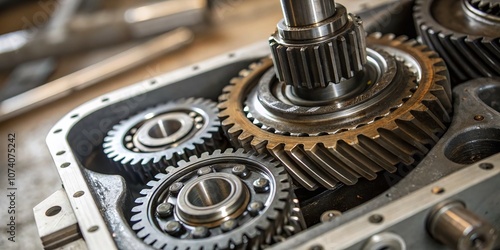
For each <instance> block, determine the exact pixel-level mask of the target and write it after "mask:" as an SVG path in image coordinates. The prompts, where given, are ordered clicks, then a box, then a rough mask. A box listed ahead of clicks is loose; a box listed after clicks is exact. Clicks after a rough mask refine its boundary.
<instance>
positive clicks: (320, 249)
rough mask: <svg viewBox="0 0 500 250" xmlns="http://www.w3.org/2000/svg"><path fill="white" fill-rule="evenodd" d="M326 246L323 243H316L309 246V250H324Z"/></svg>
mask: <svg viewBox="0 0 500 250" xmlns="http://www.w3.org/2000/svg"><path fill="white" fill-rule="evenodd" d="M324 249H325V248H324V247H323V246H321V245H314V246H312V247H310V248H309V250H324Z"/></svg>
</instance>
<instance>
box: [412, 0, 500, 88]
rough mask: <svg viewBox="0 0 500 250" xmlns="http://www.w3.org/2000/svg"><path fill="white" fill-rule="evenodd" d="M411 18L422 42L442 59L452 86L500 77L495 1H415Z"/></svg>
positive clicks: (499, 9)
mask: <svg viewBox="0 0 500 250" xmlns="http://www.w3.org/2000/svg"><path fill="white" fill-rule="evenodd" d="M442 13H447V14H446V15H443V14H442ZM414 18H415V23H416V25H417V31H418V32H419V34H420V36H421V37H422V40H423V42H424V43H425V44H427V45H428V46H429V47H430V48H431V49H434V50H435V51H437V52H438V53H439V54H440V56H441V57H442V58H443V59H444V60H445V62H446V64H447V66H448V68H449V70H450V74H451V78H452V81H453V83H455V84H458V83H461V82H464V81H467V80H470V79H473V78H479V77H493V76H500V42H499V38H500V29H498V25H499V24H500V5H499V2H498V1H496V0H460V1H458V0H417V1H416V2H415V7H414Z"/></svg>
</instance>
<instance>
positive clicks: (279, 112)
mask: <svg viewBox="0 0 500 250" xmlns="http://www.w3.org/2000/svg"><path fill="white" fill-rule="evenodd" d="M368 44H369V46H368V47H370V48H372V49H370V50H368V51H369V54H371V56H369V58H368V59H369V61H372V62H371V63H369V64H368V66H367V69H370V67H371V68H375V69H376V68H377V67H376V66H375V65H380V63H382V64H384V63H385V64H387V65H386V66H380V67H378V68H379V69H383V70H384V71H383V72H380V74H378V75H377V74H376V73H375V74H370V73H369V70H367V73H366V75H367V76H365V77H361V78H359V79H354V81H364V84H363V85H364V87H363V88H362V89H360V90H357V92H355V94H353V95H351V96H343V97H340V99H335V98H334V99H332V100H329V101H328V100H322V101H320V102H319V103H314V102H312V105H311V101H308V102H305V104H302V105H298V104H297V101H296V100H290V98H287V95H288V97H290V96H291V95H293V93H292V92H293V91H288V92H287V91H286V87H285V90H283V89H284V87H283V86H281V87H269V86H271V85H273V84H275V85H276V84H278V85H279V84H280V83H279V82H278V81H277V79H276V77H275V76H273V72H272V71H271V70H270V69H271V68H272V61H271V60H270V59H263V60H262V61H261V62H259V63H254V64H252V65H251V66H250V68H249V69H247V70H243V71H242V72H241V73H240V76H239V77H238V78H234V79H233V80H232V81H231V84H230V85H229V86H226V87H225V88H224V90H223V94H222V95H221V96H220V97H219V102H220V104H219V109H220V114H219V117H220V119H221V121H222V126H223V129H224V131H225V132H226V134H227V136H228V137H229V138H230V140H231V142H232V143H233V144H235V145H237V146H241V147H244V148H245V149H247V150H250V149H252V150H256V151H258V152H260V153H265V152H268V153H270V154H272V155H273V156H275V157H276V158H277V159H279V160H280V161H281V162H282V163H283V164H284V165H285V167H286V169H287V171H288V173H289V174H290V175H291V176H292V177H294V179H295V180H296V181H297V182H298V183H299V184H301V185H302V186H304V187H305V188H307V189H309V190H314V189H316V188H318V187H319V186H323V187H326V188H330V189H333V188H335V187H336V186H337V185H338V184H339V183H345V184H348V185H353V184H355V183H356V182H357V180H358V179H359V178H360V177H364V178H366V179H369V180H372V179H375V178H376V176H377V174H376V173H377V172H379V171H382V170H387V171H390V172H394V171H396V165H398V164H401V163H402V164H406V165H410V164H413V163H414V162H415V158H416V157H418V156H423V155H425V154H426V153H427V152H428V150H429V149H430V148H431V147H432V146H433V145H434V144H435V143H436V142H437V141H438V139H439V137H440V136H441V135H442V134H443V133H444V131H445V130H446V126H447V123H448V122H449V121H450V117H449V113H450V112H451V110H452V104H451V90H450V86H449V82H448V72H447V70H446V66H445V64H444V62H443V60H442V59H441V58H439V57H438V56H437V54H436V53H435V52H432V51H430V50H429V49H428V48H427V47H426V46H423V45H420V44H418V43H416V42H415V41H414V40H407V38H406V37H398V38H395V37H394V36H392V35H386V36H381V35H379V34H375V35H372V36H370V37H368ZM370 51H371V52H370ZM384 51H385V52H384ZM387 53H389V54H391V55H394V56H395V58H397V60H393V59H387V58H388V56H387ZM377 58H378V60H379V62H377ZM381 58H382V59H381ZM380 60H385V61H384V62H381V61H380ZM370 64H372V65H374V66H370ZM373 71H376V70H373ZM266 72H267V73H266ZM374 76H375V77H374ZM270 82H271V83H272V84H269V83H270ZM259 91H260V94H259ZM370 93H371V94H370ZM380 95H381V96H383V97H378V96H380ZM272 98H274V99H272ZM294 98H295V97H294ZM297 98H298V97H297ZM271 99H272V100H273V101H271V102H269V103H265V102H266V100H271ZM292 99H293V98H292ZM302 101H303V100H302ZM294 102H295V103H294ZM338 118H342V119H338ZM343 119H344V120H345V119H347V120H346V121H342V120H343ZM256 120H257V121H256ZM340 121H342V122H340ZM337 123H338V124H337Z"/></svg>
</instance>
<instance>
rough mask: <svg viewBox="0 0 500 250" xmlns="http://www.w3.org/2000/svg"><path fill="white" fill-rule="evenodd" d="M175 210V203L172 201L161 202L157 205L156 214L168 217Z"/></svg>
mask: <svg viewBox="0 0 500 250" xmlns="http://www.w3.org/2000/svg"><path fill="white" fill-rule="evenodd" d="M173 212H174V205H172V204H170V203H161V204H160V205H158V206H157V207H156V216H158V217H160V218H167V217H169V216H170V215H172V213H173Z"/></svg>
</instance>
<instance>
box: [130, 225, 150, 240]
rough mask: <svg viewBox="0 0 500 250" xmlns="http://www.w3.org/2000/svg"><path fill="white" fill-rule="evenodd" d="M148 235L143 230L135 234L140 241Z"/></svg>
mask: <svg viewBox="0 0 500 250" xmlns="http://www.w3.org/2000/svg"><path fill="white" fill-rule="evenodd" d="M132 228H133V227H132ZM139 230H140V229H139ZM148 235H149V233H148V232H147V231H146V230H144V229H142V230H140V231H138V232H137V237H139V238H141V239H143V238H146V237H147V236H148Z"/></svg>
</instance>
